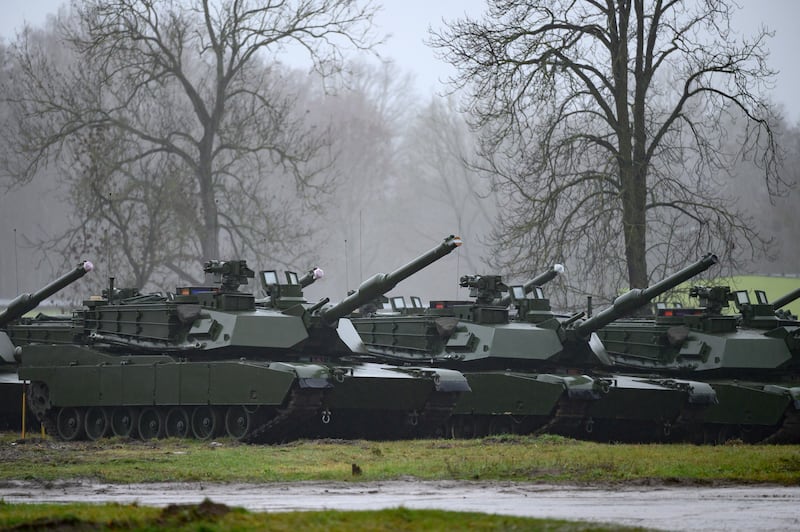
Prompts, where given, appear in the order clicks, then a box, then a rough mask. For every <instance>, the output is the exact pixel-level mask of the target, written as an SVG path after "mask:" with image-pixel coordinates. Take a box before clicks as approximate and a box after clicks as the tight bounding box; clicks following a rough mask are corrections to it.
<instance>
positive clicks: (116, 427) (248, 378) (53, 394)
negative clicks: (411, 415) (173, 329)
mask: <svg viewBox="0 0 800 532" xmlns="http://www.w3.org/2000/svg"><path fill="white" fill-rule="evenodd" d="M22 360H23V363H22V364H21V365H20V367H19V370H18V371H19V376H20V378H21V379H23V380H26V381H29V382H30V386H29V392H28V405H29V409H30V412H31V413H33V414H34V415H36V416H37V417H38V419H39V420H40V421H41V422H42V423H43V424H44V426H45V428H46V429H47V431H48V433H50V434H52V435H54V436H56V437H58V438H59V439H63V440H74V439H82V438H85V437H88V438H90V439H97V438H101V437H104V436H108V435H112V434H113V435H116V436H123V437H134V438H142V439H150V438H157V437H162V436H173V437H198V438H203V439H206V438H211V437H214V436H217V435H228V436H231V437H234V438H236V439H239V440H242V441H251V442H254V441H264V442H275V441H283V440H285V439H290V438H292V437H293V436H294V433H295V432H296V430H297V427H298V426H299V425H301V424H302V423H303V422H304V421H306V420H307V419H308V418H309V417H311V416H313V415H316V413H317V412H318V411H319V408H320V406H321V404H322V400H323V397H324V394H325V392H326V391H327V390H329V389H330V388H331V386H332V385H331V383H330V378H329V373H328V370H327V368H326V367H324V366H322V365H318V364H301V363H285V362H266V361H263V362H262V361H251V360H218V361H189V360H186V359H181V358H178V357H174V356H171V355H136V356H115V355H110V354H107V353H103V352H101V351H97V350H95V349H92V348H91V347H84V346H67V345H64V346H49V345H29V346H26V347H25V348H24V349H23V357H22Z"/></svg>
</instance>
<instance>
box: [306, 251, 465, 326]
mask: <svg viewBox="0 0 800 532" xmlns="http://www.w3.org/2000/svg"><path fill="white" fill-rule="evenodd" d="M460 245H461V239H460V238H459V237H457V236H453V235H450V236H449V237H447V238H445V239H444V242H442V243H441V244H439V245H438V246H436V247H435V248H433V249H431V250H429V251H428V252H427V253H425V254H423V255H421V256H419V257H417V258H416V259H414V260H412V261H411V262H409V263H407V264H405V265H404V266H401V267H400V268H398V269H396V270H394V271H393V272H391V273H388V274H386V273H379V274H377V275H374V276H372V277H371V278H369V279H367V280H366V281H364V282H363V283H361V285H360V286H359V287H358V289H357V290H356V291H355V292H353V293H352V294H350V295H349V296H347V297H346V298H345V299H343V300H342V301H340V302H339V303H336V304H335V305H332V306H330V307H323V308H322V309H321V310H320V311H319V316H320V317H321V318H322V320H323V321H325V322H326V323H333V322H335V321H336V320H337V319H339V318H341V317H343V316H347V315H348V314H350V313H351V312H353V311H354V310H356V309H357V308H358V307H360V306H361V305H365V304H367V303H369V302H370V301H372V300H374V299H376V298H377V297H379V296H381V295H384V294H385V293H387V292H389V291H390V290H391V289H392V288H394V287H395V286H397V283H399V282H400V281H402V280H403V279H407V278H408V277H411V276H412V275H414V274H415V273H417V272H418V271H420V270H422V269H423V268H425V267H427V266H429V265H431V264H433V263H434V262H436V261H437V260H439V259H441V258H442V257H444V256H446V255H447V254H448V253H450V252H451V251H453V250H454V249H456V248H457V247H459V246H460Z"/></svg>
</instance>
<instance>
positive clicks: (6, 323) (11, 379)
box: [0, 261, 94, 429]
mask: <svg viewBox="0 0 800 532" xmlns="http://www.w3.org/2000/svg"><path fill="white" fill-rule="evenodd" d="M93 268H94V266H93V265H92V263H91V262H89V261H83V262H81V263H80V264H79V265H78V266H77V267H75V269H73V270H72V271H70V272H68V273H66V274H64V275H62V276H61V277H59V278H58V279H56V280H55V281H53V282H51V283H49V284H47V285H45V286H44V287H42V288H40V289H39V290H37V291H36V292H34V293H32V294H21V295H19V296H17V297H16V298H14V299H13V300H11V302H9V304H8V306H7V307H6V308H5V309H3V310H2V311H0V427H2V428H6V429H11V428H14V429H16V428H19V427H20V426H21V419H22V397H23V386H22V381H20V380H19V378H18V377H17V360H16V358H15V352H16V346H15V345H14V343H13V342H12V341H11V338H10V337H9V334H8V329H9V328H13V327H14V324H15V323H16V322H18V321H19V320H20V319H21V318H22V317H23V316H24V315H25V314H27V313H28V312H31V311H32V310H34V309H36V307H38V306H39V305H40V304H41V303H42V302H43V301H45V300H46V299H47V298H49V297H52V296H53V295H55V294H56V293H57V292H59V291H60V290H63V289H64V288H66V287H67V286H69V285H70V284H72V283H74V282H75V281H77V280H78V279H80V278H81V277H83V276H84V275H86V274H87V273H89V272H90V271H92V269H93ZM40 319H41V320H46V319H54V320H57V318H47V317H44V316H42V317H41V318H40Z"/></svg>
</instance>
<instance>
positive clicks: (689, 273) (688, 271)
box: [573, 253, 718, 337]
mask: <svg viewBox="0 0 800 532" xmlns="http://www.w3.org/2000/svg"><path fill="white" fill-rule="evenodd" d="M717 262H718V259H717V256H716V255H714V254H712V253H709V254H708V255H706V256H705V257H703V258H702V259H700V260H698V261H697V262H695V263H694V264H692V265H690V266H687V267H686V268H684V269H682V270H680V271H678V272H676V273H674V274H672V275H670V276H669V277H667V278H665V279H663V280H661V281H659V282H657V283H656V284H654V285H653V286H650V287H647V288H641V289H640V288H634V289H633V290H630V291H628V292H626V293H624V294H622V295H621V296H619V297H618V298H616V299H615V300H614V303H612V304H611V306H610V307H608V308H606V309H605V310H603V311H601V312H598V313H597V314H595V315H594V316H593V317H591V318H589V319H588V320H586V321H584V322H583V323H581V324H580V325H577V326H575V328H574V329H573V330H574V331H575V333H576V334H577V335H578V336H580V337H586V336H588V335H589V334H591V333H592V332H594V331H596V330H598V329H600V328H602V327H605V326H606V325H608V324H609V323H611V322H612V321H614V320H617V319H619V318H621V317H623V316H625V315H627V314H629V313H631V312H632V311H634V310H636V309H637V308H639V307H642V306H644V305H646V304H647V303H648V302H650V301H652V300H653V299H654V298H656V297H658V296H660V295H661V294H663V293H664V292H666V291H667V290H671V289H672V288H675V287H676V286H678V285H679V284H681V283H682V282H684V281H686V280H688V279H691V278H692V277H694V276H695V275H698V274H699V273H702V272H704V271H706V270H707V269H709V268H710V267H711V266H713V265H714V264H716V263H717Z"/></svg>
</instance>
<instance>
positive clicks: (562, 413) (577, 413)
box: [532, 396, 592, 436]
mask: <svg viewBox="0 0 800 532" xmlns="http://www.w3.org/2000/svg"><path fill="white" fill-rule="evenodd" d="M589 405H590V402H589V401H588V400H575V399H570V398H569V397H566V396H562V397H561V399H559V401H558V403H557V404H556V409H555V412H554V413H553V415H552V417H551V418H550V420H549V421H548V422H547V423H545V424H544V425H542V426H541V427H539V428H538V429H536V430H535V431H533V433H532V434H533V435H534V436H539V435H541V434H560V435H563V436H575V435H576V434H578V433H579V432H580V431H581V429H583V430H584V431H586V432H591V430H592V429H591V428H588V429H587V426H588V427H591V425H586V423H584V419H585V418H586V410H587V409H588V408H589ZM587 423H588V421H587Z"/></svg>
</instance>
